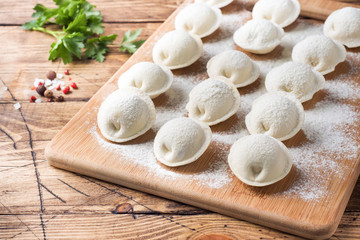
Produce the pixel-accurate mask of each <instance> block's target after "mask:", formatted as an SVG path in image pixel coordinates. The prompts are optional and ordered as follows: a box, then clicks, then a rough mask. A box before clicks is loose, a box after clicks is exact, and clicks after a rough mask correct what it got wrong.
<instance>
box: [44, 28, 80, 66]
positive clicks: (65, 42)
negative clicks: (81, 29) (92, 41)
mask: <svg viewBox="0 0 360 240" xmlns="http://www.w3.org/2000/svg"><path fill="white" fill-rule="evenodd" d="M84 39H85V37H84V36H83V35H82V34H81V33H72V34H67V35H65V36H64V37H62V38H59V39H58V40H57V42H56V43H53V44H51V50H50V52H49V53H50V55H49V60H52V61H54V60H56V59H58V58H61V59H62V60H63V62H64V64H67V63H70V62H72V60H73V55H75V56H76V57H77V58H79V59H81V49H82V48H84V43H83V41H84Z"/></svg>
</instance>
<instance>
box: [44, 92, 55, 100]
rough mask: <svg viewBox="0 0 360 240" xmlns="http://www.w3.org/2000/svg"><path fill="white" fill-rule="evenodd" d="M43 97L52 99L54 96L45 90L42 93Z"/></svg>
mask: <svg viewBox="0 0 360 240" xmlns="http://www.w3.org/2000/svg"><path fill="white" fill-rule="evenodd" d="M44 96H45V97H47V98H52V97H53V96H54V93H53V92H52V91H51V90H46V91H45V92H44Z"/></svg>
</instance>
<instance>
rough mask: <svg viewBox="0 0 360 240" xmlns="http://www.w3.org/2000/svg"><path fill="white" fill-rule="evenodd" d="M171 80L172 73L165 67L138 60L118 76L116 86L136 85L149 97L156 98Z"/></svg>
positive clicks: (165, 89) (168, 85)
mask: <svg viewBox="0 0 360 240" xmlns="http://www.w3.org/2000/svg"><path fill="white" fill-rule="evenodd" d="M172 82H173V74H172V72H171V71H170V70H169V69H168V68H167V67H165V66H160V65H157V64H155V63H152V62H139V63H137V64H135V65H133V66H132V67H131V68H130V69H129V70H127V71H126V72H125V73H123V74H122V75H121V76H120V77H119V80H118V86H119V88H123V87H136V88H139V89H141V90H142V91H144V92H145V93H147V94H148V95H149V96H150V98H156V97H157V96H159V95H160V94H161V93H164V92H166V91H167V90H168V89H169V88H170V87H171V84H172Z"/></svg>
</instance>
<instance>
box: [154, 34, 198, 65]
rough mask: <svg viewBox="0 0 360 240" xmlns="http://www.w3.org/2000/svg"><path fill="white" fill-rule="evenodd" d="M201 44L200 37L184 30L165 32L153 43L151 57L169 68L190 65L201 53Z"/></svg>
mask: <svg viewBox="0 0 360 240" xmlns="http://www.w3.org/2000/svg"><path fill="white" fill-rule="evenodd" d="M202 49H203V44H202V41H201V39H200V37H198V36H196V35H192V34H189V33H188V32H186V31H184V30H175V31H170V32H168V33H166V34H165V35H164V36H162V37H161V38H160V40H159V41H157V43H156V44H155V46H154V48H153V52H152V57H153V60H154V62H155V63H157V64H159V65H165V66H166V67H168V68H170V69H178V68H183V67H187V66H190V65H191V64H193V63H194V62H195V61H196V60H198V59H199V58H200V56H201V54H202Z"/></svg>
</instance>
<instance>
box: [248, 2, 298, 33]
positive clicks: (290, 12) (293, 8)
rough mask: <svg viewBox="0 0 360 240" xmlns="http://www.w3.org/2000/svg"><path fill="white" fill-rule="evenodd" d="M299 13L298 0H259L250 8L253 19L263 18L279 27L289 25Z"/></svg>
mask: <svg viewBox="0 0 360 240" xmlns="http://www.w3.org/2000/svg"><path fill="white" fill-rule="evenodd" d="M299 14H300V4H299V1H298V0H271V1H270V0H260V1H258V2H256V3H255V5H254V8H253V10H252V16H253V18H254V19H258V18H263V19H266V20H269V21H272V22H273V23H276V24H278V25H279V26H280V27H286V26H289V25H290V24H291V23H293V22H294V21H295V20H296V19H297V18H298V16H299Z"/></svg>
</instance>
